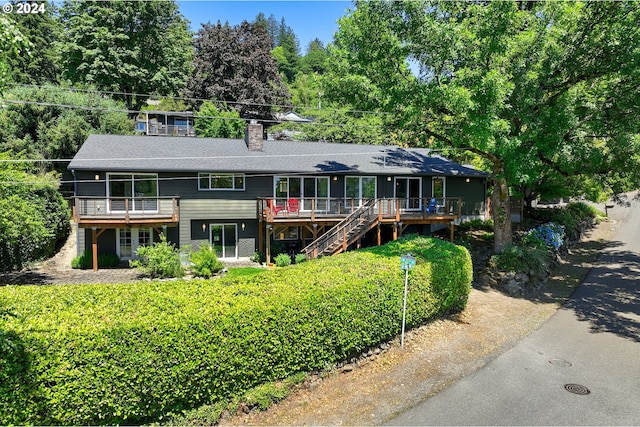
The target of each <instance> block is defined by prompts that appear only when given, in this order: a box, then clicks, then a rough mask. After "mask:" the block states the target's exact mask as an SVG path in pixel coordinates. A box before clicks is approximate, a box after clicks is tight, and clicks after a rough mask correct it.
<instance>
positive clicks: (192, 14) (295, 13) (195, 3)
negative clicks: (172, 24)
mask: <svg viewBox="0 0 640 427" xmlns="http://www.w3.org/2000/svg"><path fill="white" fill-rule="evenodd" d="M177 3H178V5H179V7H180V12H181V13H182V14H183V15H184V16H185V17H186V18H187V19H188V20H189V21H191V29H192V30H193V31H197V30H199V29H200V24H206V23H207V22H209V21H211V23H213V24H215V23H216V22H217V21H218V20H220V22H222V23H224V22H225V21H229V24H231V25H237V24H239V23H240V22H242V21H243V20H247V21H253V20H254V19H255V17H256V15H257V14H258V13H259V12H262V13H264V14H265V16H266V17H269V15H271V14H273V15H274V16H275V17H276V19H277V20H278V21H280V19H282V18H284V20H285V23H286V24H287V25H288V26H290V27H291V28H292V29H293V31H294V32H295V33H296V35H297V36H298V39H299V40H300V49H301V52H300V53H302V54H304V53H305V49H306V48H307V45H308V44H309V42H310V41H311V40H313V39H315V38H316V37H317V38H319V39H320V40H322V41H323V42H324V45H325V46H326V45H327V44H328V43H330V42H331V41H332V40H333V34H334V33H335V32H336V31H337V30H338V24H337V21H338V19H339V18H341V17H342V16H344V15H345V13H346V10H347V9H348V8H349V7H351V6H352V3H351V1H328V0H315V1H312V0H309V1H300V0H283V1H267V0H263V1H243V0H236V1H222V0H220V1H218V0H187V1H178V2H177Z"/></svg>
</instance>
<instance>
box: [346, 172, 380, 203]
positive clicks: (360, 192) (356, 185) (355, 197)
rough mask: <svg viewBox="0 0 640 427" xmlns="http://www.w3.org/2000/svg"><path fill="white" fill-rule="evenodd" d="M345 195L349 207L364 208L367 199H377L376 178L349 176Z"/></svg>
mask: <svg viewBox="0 0 640 427" xmlns="http://www.w3.org/2000/svg"><path fill="white" fill-rule="evenodd" d="M344 194H345V203H346V205H347V207H359V206H362V204H363V203H364V202H365V201H366V200H367V199H375V197H376V178H375V177H374V176H348V177H346V179H345V192H344ZM352 205H353V206H352Z"/></svg>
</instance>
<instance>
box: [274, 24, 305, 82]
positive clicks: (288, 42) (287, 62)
mask: <svg viewBox="0 0 640 427" xmlns="http://www.w3.org/2000/svg"><path fill="white" fill-rule="evenodd" d="M276 46H277V47H276V49H281V52H282V53H281V56H282V57H283V58H284V61H280V60H279V61H278V70H279V71H280V72H281V73H282V74H284V77H285V79H286V81H287V82H292V81H293V79H295V77H296V74H298V71H299V60H300V58H299V55H300V42H299V41H298V37H297V36H296V34H295V33H294V32H293V29H292V28H291V27H290V26H288V25H287V24H286V23H285V21H284V18H282V20H281V21H280V26H279V27H278V36H277V39H276Z"/></svg>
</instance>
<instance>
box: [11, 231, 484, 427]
mask: <svg viewBox="0 0 640 427" xmlns="http://www.w3.org/2000/svg"><path fill="white" fill-rule="evenodd" d="M408 252H410V253H411V254H413V255H414V256H416V258H417V264H416V266H415V268H414V269H413V270H411V273H410V274H409V294H408V301H407V327H408V328H411V327H414V326H417V325H420V324H423V323H424V322H426V321H427V320H429V319H432V318H433V317H435V316H437V315H439V314H442V313H446V312H448V311H450V310H458V309H461V308H463V307H464V304H465V303H466V301H467V297H468V294H469V291H470V289H471V276H472V269H471V257H470V256H469V253H468V252H467V251H466V250H465V249H464V248H460V247H457V246H454V245H452V244H450V243H447V242H444V241H441V240H439V239H429V238H426V237H420V238H413V239H402V240H401V241H396V242H392V243H390V244H388V245H386V246H383V247H379V248H371V249H365V250H359V251H353V252H348V253H345V254H341V255H338V256H334V257H324V258H322V259H318V260H313V261H310V262H305V263H302V264H300V265H294V266H291V267H290V268H283V269H276V270H266V271H264V272H263V273H260V274H256V275H253V276H251V277H242V278H238V277H236V278H227V277H222V278H220V279H219V280H215V281H211V280H193V281H188V282H185V281H177V282H158V281H153V282H137V283H130V284H118V285H77V286H44V287H43V286H38V287H30V286H5V287H1V288H0V307H2V308H3V309H5V310H6V311H7V312H10V313H12V315H10V316H0V348H1V349H2V351H3V353H2V359H0V361H1V362H2V363H0V425H7V424H39V425H43V424H47V425H60V424H63V425H80V424H83V425H84V424H103V425H107V424H109V425H113V424H127V425H131V424H142V423H152V422H157V421H158V420H160V419H164V417H166V416H167V414H181V413H183V412H184V411H187V410H190V409H193V408H198V407H201V406H202V405H208V406H206V407H205V409H204V410H203V412H202V416H203V417H204V418H207V419H209V418H215V417H216V416H217V414H218V413H219V412H218V411H219V408H220V405H219V404H220V403H221V402H228V401H229V400H233V399H234V398H237V397H239V396H242V395H243V394H245V393H246V392H247V391H249V390H252V389H254V388H255V387H259V386H260V385H261V384H265V383H269V382H274V381H279V380H283V379H285V378H289V377H292V376H295V375H296V374H299V373H302V372H310V371H314V370H319V369H323V368H324V367H326V366H331V365H334V364H335V363H338V362H340V361H345V360H348V359H349V358H351V357H353V356H356V355H358V354H360V353H362V352H363V351H364V350H366V349H368V348H371V347H372V346H375V345H377V344H379V343H381V342H384V341H387V340H389V339H391V338H392V337H394V336H396V335H397V334H398V333H399V332H400V328H401V320H402V297H403V289H404V273H403V272H402V271H401V270H400V260H399V256H400V255H401V254H406V253H408ZM258 391H259V393H258V394H259V396H258V397H255V396H254V397H255V399H254V400H255V401H256V404H258V405H262V404H263V403H262V402H263V400H264V399H266V398H267V397H268V396H271V397H268V398H269V399H278V398H280V391H279V390H272V389H269V388H268V387H267V389H264V388H258Z"/></svg>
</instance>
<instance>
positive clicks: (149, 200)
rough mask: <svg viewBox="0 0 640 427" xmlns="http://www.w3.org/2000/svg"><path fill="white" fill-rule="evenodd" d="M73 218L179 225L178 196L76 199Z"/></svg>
mask: <svg viewBox="0 0 640 427" xmlns="http://www.w3.org/2000/svg"><path fill="white" fill-rule="evenodd" d="M73 217H74V220H75V221H76V222H77V223H83V222H107V221H114V222H125V223H128V222H137V221H138V222H144V221H158V222H178V221H179V219H180V207H179V203H178V197H76V198H75V202H74V206H73Z"/></svg>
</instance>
